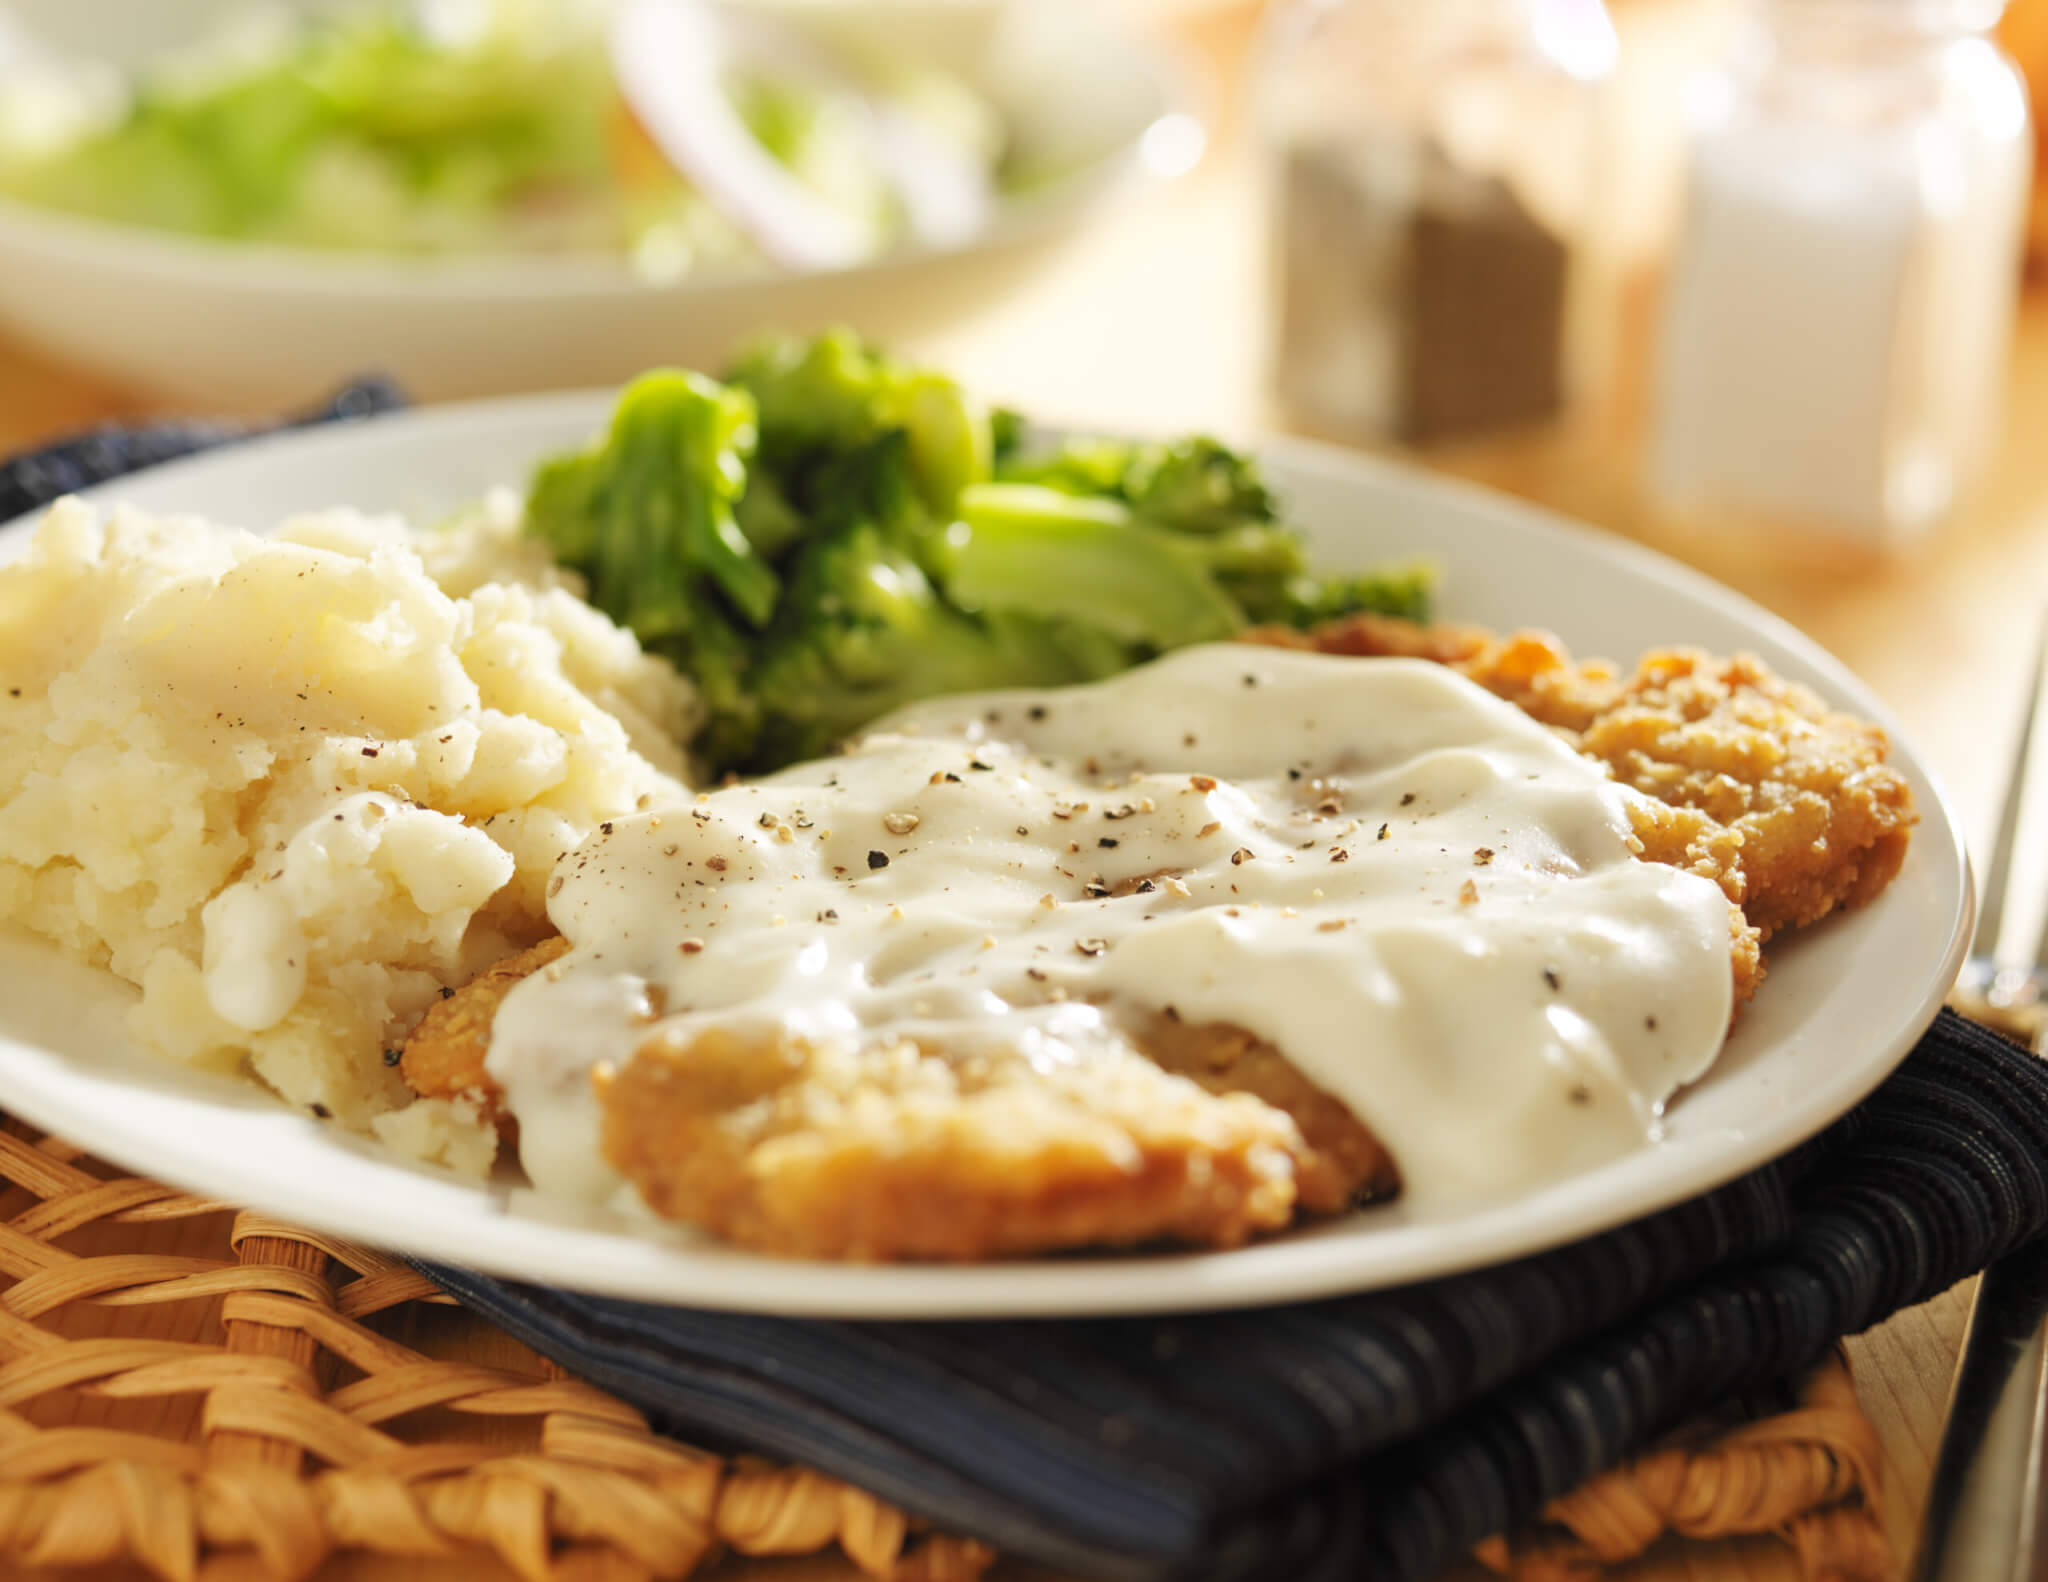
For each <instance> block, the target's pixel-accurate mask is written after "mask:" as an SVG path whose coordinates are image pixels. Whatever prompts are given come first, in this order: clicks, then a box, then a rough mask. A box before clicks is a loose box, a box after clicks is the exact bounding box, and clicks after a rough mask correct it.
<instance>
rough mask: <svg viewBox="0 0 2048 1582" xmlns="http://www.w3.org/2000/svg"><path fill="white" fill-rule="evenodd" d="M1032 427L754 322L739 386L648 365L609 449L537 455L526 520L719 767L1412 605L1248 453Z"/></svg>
mask: <svg viewBox="0 0 2048 1582" xmlns="http://www.w3.org/2000/svg"><path fill="white" fill-rule="evenodd" d="M1027 442H1028V435H1027V434H1026V432H1025V428H1024V425H1023V423H1022V421H1021V420H1020V419H1018V418H1016V417H1015V416H1014V414H999V415H998V416H996V417H994V418H992V417H991V416H990V415H989V414H988V413H987V412H985V411H984V410H983V409H982V408H981V407H980V406H978V405H977V404H976V403H974V402H973V401H971V400H970V399H969V398H968V397H967V396H966V395H964V394H963V393H962V391H961V390H960V388H959V386H958V385H956V384H954V383H953V381H952V380H950V379H947V378H944V377H943V376H941V375H938V374H935V373H931V372H929V371H926V370H921V369H916V368H910V367H907V366H905V365H903V364H900V363H896V362H893V361H891V360H890V359H888V358H886V357H884V356H882V355H880V354H879V353H877V352H875V351H873V350H872V349H870V348H868V347H867V346H865V345H863V344H862V343H861V341H860V340H858V339H857V338H856V337H855V336H853V335H851V334H849V333H847V332H844V331H840V332H834V333H832V334H828V335H823V336H820V337H818V338H816V339H814V340H810V341H797V340H786V339H784V340H768V341H763V342H760V343H758V344H757V345H756V346H755V347H753V348H752V349H751V350H750V351H749V352H748V353H747V354H746V356H745V357H743V358H742V359H741V361H740V363H739V365H738V367H737V368H736V369H735V370H734V372H733V375H732V383H731V384H728V385H719V384H715V383H713V382H711V381H710V380H707V379H703V378H700V377H698V376H696V375H692V374H681V373H659V374H651V375H648V376H647V377H646V378H644V379H641V380H639V381H637V382H636V383H635V384H634V385H633V386H632V387H630V388H629V389H628V390H627V392H626V393H625V395H624V397H623V398H622V399H621V401H620V403H619V408H618V411H617V412H616V413H615V414H614V417H613V420H612V425H611V429H610V432H609V433H608V434H607V435H606V436H605V437H604V438H603V439H602V440H601V441H599V442H598V443H597V444H595V445H593V446H592V447H591V448H590V449H588V450H586V451H584V452H581V453H579V454H577V455H574V456H569V457H565V458H562V459H560V460H558V461H555V462H551V463H549V464H548V465H547V466H545V467H543V468H542V469H541V471H540V472H539V474H538V475H537V476H536V478H535V480H534V483H533V489H532V494H531V497H530V499H529V501H528V522H529V528H530V530H531V531H533V532H535V533H538V534H540V535H541V536H542V537H544V538H546V539H547V540H548V542H549V543H550V544H552V545H553V546H554V548H555V551H556V553H557V555H558V556H559V557H560V558H561V559H562V560H563V561H564V562H565V563H566V564H568V565H571V566H573V567H575V568H576V569H578V570H580V571H582V572H583V573H584V575H585V576H586V577H588V578H589V580H590V585H591V594H592V597H593V599H594V600H595V601H596V602H597V603H598V604H599V605H600V606H601V607H602V608H603V609H605V610H606V611H608V612H609V613H610V614H612V615H613V616H614V617H615V618H617V619H619V620H622V621H623V622H625V623H626V624H627V625H629V626H631V627H632V628H633V629H634V630H635V631H636V632H638V633H639V634H640V637H641V640H642V641H643V642H645V643H646V644H647V645H648V646H649V647H651V648H653V649H656V650H657V651H659V652H663V653H666V654H668V655H669V656H670V657H672V658H674V659H675V660H676V661H677V663H678V664H679V665H680V666H681V667H682V668H683V670H684V671H685V672H686V673H687V674H689V675H690V676H691V677H692V678H693V679H694V680H695V681H696V683H697V685H698V687H699V690H700V691H701V692H702V694H703V698H704V703H705V707H706V711H707V715H708V724H707V725H706V726H705V728H704V731H703V733H702V735H700V736H699V738H698V739H697V740H696V742H694V743H693V744H692V745H693V746H694V747H695V749H696V751H697V752H698V754H699V756H700V757H701V758H702V759H703V760H704V761H705V762H706V764H707V766H708V767H709V768H710V769H712V770H713V771H714V772H716V771H722V770H730V769H746V770H758V769H768V768H774V767H776V766H778V765H780V764H783V763H787V762H790V761H792V760H793V759H796V758H800V757H804V756H808V755H814V754H817V753H820V752H823V751H825V750H826V749H827V748H829V747H830V746H831V745H832V744H833V743H834V742H836V741H838V740H839V739H841V738H842V737H844V736H846V735H848V734H850V733H852V732H854V731H856V730H858V729H860V728H861V727H862V726H864V725H866V724H867V723H868V722H869V721H871V720H873V719H875V718H876V717H877V716H879V715H881V714H884V713H887V712H888V711H889V710H891V709H894V708H896V707H898V706H900V705H902V704H904V703H908V702H911V701H914V700H916V699H918V698H925V697H932V696H935V695H938V694H941V693H947V692H960V691H978V690H983V689H992V688H998V687H1026V686H1057V685H1063V684H1066V683H1069V682H1076V681H1086V680H1092V679H1095V678H1098V677H1101V676H1106V675H1111V674H1114V673H1115V672H1117V671H1119V670H1123V669H1126V668H1128V667H1129V666H1131V665H1134V664H1138V663H1140V662H1142V661H1143V660H1146V659H1149V658H1151V657H1153V656H1154V655H1157V654H1160V653H1163V652H1165V651H1166V650H1168V649H1171V648H1177V647H1181V646H1183V645H1185V644H1189V643H1199V642H1208V641H1213V640H1217V639H1221V638H1228V637H1231V636H1234V635H1235V634H1236V633H1237V632H1239V631H1241V630H1242V629H1243V628H1244V627H1246V626H1247V625H1250V624H1257V623H1267V622H1285V623H1288V624H1292V625H1307V624H1309V623H1311V622H1314V621H1318V620H1323V619H1327V618H1329V617H1332V616H1336V615H1342V614H1346V613H1349V612H1351V611H1354V610H1359V609H1371V610H1378V611H1383V612H1386V613H1395V614H1403V615H1413V616H1418V617H1419V616H1422V615H1424V614H1426V612H1427V600H1428V593H1429V577H1428V575H1427V573H1426V572H1422V571H1419V570H1418V571H1405V572H1402V571H1397V572H1392V573H1385V574H1379V575H1372V576H1364V577H1352V578H1318V577H1314V576H1312V575H1310V573H1309V570H1308V566H1307V561H1306V555H1305V552H1304V550H1303V547H1302V544H1301V541H1300V539H1298V538H1297V537H1296V536H1295V535H1294V534H1293V533H1292V532H1290V531H1289V530H1288V529H1287V528H1286V527H1285V526H1284V525H1283V524H1281V523H1280V522H1279V520H1278V519H1277V512H1276V509H1275V505H1274V502H1273V499H1272V496H1271V495H1270V494H1269V493H1268V492H1267V490H1266V488H1265V485H1264V484H1263V482H1262V481H1261V480H1260V478H1259V475H1258V470H1257V467H1256V466H1255V464H1254V463H1252V462H1251V461H1250V460H1248V459H1247V458H1245V457H1243V456H1240V455H1238V454H1237V453H1235V452H1234V451H1231V450H1229V449H1228V448H1227V447H1225V446H1223V445H1220V444H1218V443H1217V442H1216V441H1214V440H1210V439H1192V440H1186V441H1181V442H1177V443H1174V444H1170V445H1165V444H1156V443H1149V442H1147V443H1130V442H1124V441H1110V440H1082V441H1075V442H1070V443H1068V444H1066V445H1064V446H1062V447H1060V448H1058V449H1056V450H1053V451H1050V452H1042V453H1035V454H1034V453H1032V452H1031V451H1030V450H1029V449H1028V445H1027Z"/></svg>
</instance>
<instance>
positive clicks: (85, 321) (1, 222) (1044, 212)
mask: <svg viewBox="0 0 2048 1582" xmlns="http://www.w3.org/2000/svg"><path fill="white" fill-rule="evenodd" d="M291 3H293V4H297V5H299V6H301V7H303V8H308V9H318V8H322V6H323V4H324V8H325V9H330V10H331V9H334V6H335V4H336V3H337V0H291ZM722 3H725V4H728V5H732V6H735V7H738V6H742V5H749V4H751V5H755V6H760V5H766V4H770V3H771V0H722ZM772 3H773V4H774V5H776V6H777V7H779V8H780V9H782V10H785V11H789V12H791V14H793V15H795V14H801V13H802V12H803V10H804V9H805V8H804V6H803V5H802V4H801V3H800V0H772ZM871 5H874V6H880V7H881V9H879V10H873V11H872V12H871V11H870V6H871ZM238 9H243V10H245V9H247V6H246V3H245V0H150V3H149V5H148V6H146V7H139V6H137V5H136V4H135V0H0V70H5V69H6V55H7V50H6V24H7V23H8V22H9V20H10V17H13V18H15V19H18V21H19V23H20V24H21V25H22V26H24V27H26V28H27V29H28V30H29V31H30V33H31V34H33V35H34V36H35V37H38V38H44V39H47V40H49V41H50V42H51V43H53V44H54V45H57V46H59V47H61V48H63V49H65V50H67V51H80V52H85V53H90V54H104V55H106V56H108V57H109V58H112V59H114V60H115V61H117V62H123V61H127V60H132V59H136V58H140V57H143V56H146V55H147V54H148V53H150V52H152V51H154V50H158V49H161V48H162V47H164V45H165V44H166V42H168V41H172V40H176V39H179V38H190V37H193V36H196V35H197V34H198V33H199V31H200V30H201V29H203V28H204V27H205V25H206V24H207V22H208V21H209V19H214V20H217V18H218V16H219V15H220V14H222V13H232V12H234V11H236V10H238ZM810 9H812V10H818V9H820V8H818V7H817V6H815V5H813V6H812V7H810ZM841 9H843V10H845V11H846V12H847V13H848V14H849V15H851V14H854V13H855V12H858V13H860V14H863V15H872V16H873V17H874V18H876V19H877V20H876V21H875V22H874V24H873V25H876V26H880V25H882V23H883V22H887V23H888V24H889V25H891V26H896V27H899V28H915V29H916V30H917V32H918V35H919V37H920V38H921V39H923V40H924V41H925V43H927V44H928V45H930V46H931V47H932V48H933V49H934V50H936V51H939V52H941V53H948V52H949V53H952V54H956V55H963V56H964V57H965V58H963V59H962V60H961V61H960V62H959V64H960V65H961V66H962V68H963V69H964V70H967V71H968V73H969V75H970V77H971V78H972V79H973V80H977V81H978V82H979V84H980V86H981V87H982V89H983V91H984V92H986V93H987V95H988V96H989V98H990V99H991V100H992V102H994V103H995V104H996V106H997V107H998V108H999V109H1000V110H1001V111H1002V112H1003V113H1004V115H1005V116H1006V117H1007V118H1008V119H1009V121H1010V123H1011V125H1012V127H1013V129H1014V132H1015V135H1016V136H1017V137H1018V138H1019V139H1020V141H1022V142H1023V143H1025V144H1026V145H1028V146H1030V147H1031V148H1033V149H1035V150H1036V151H1037V154H1038V157H1040V158H1042V159H1044V160H1046V161H1047V162H1048V163H1051V164H1053V165H1055V166H1056V167H1057V168H1059V169H1062V170H1065V171H1067V172H1068V174H1067V175H1066V176H1064V177H1063V178H1062V179H1060V180H1058V181H1056V182H1054V183H1053V184H1051V185H1049V186H1047V187H1045V188H1042V189H1039V190H1037V191H1035V192H1033V193H1032V194H1031V195H1029V196H1028V197H1016V198H1012V199H1009V200H1007V201H1005V202H1003V203H1002V204H1001V205H1000V206H999V208H998V210H997V216H996V218H995V220H994V222H993V223H992V224H991V225H990V226H989V227H988V228H987V229H986V230H984V231H982V232H981V233H980V234H979V235H978V236H977V237H975V239H974V240H972V241H971V242H969V243H967V244H965V245H963V246H960V247H955V248H946V249H936V250H934V249H919V248H913V247H904V248H901V249H898V250H896V251H893V252H890V253H888V254H887V255H885V256H883V257H880V258H877V259H875V260H873V261H871V262H868V263H865V264H861V265H859V266H856V267H854V268H849V269H834V270H821V271H814V272H806V273H772V272H765V271H761V270H735V269H731V268H727V269H723V270H719V271H709V270H707V271H703V272H700V273H696V274H692V275H689V276H687V277H685V278H684V279H682V280H680V281H677V282H674V283H672V284H654V283H650V282H648V281H645V280H643V279H640V278H639V277H637V276H636V275H635V274H634V273H633V272H632V270H631V269H630V268H629V267H628V265H627V263H626V261H625V260H624V258H622V257H612V256H608V255H595V254H592V255H561V256H555V257H546V256H533V255H526V256H512V255H502V256H486V255H451V256H448V257H444V258H398V257H383V256H378V255H374V254H346V253H334V252H319V251H314V250H310V249H303V248H288V247H272V246H259V245H256V244H252V243H246V242H223V241H212V240H208V239H204V238H197V237H189V236H180V235H176V234H173V233H171V232H166V231H158V230H149V229H145V228H143V227H140V226H132V225H117V224H110V223H106V222H102V221H98V220H91V219H84V218H79V217H76V216H70V215H63V214H57V213H53V212H51V211H49V210H45V209H38V208H34V207H32V206H30V205H27V204H23V203H18V202H14V201H11V200H8V199H6V198H0V327H4V328H5V329H6V330H7V331H8V332H9V333H11V334H13V335H15V336H17V337H19V338H20V339H21V340H23V341H24V342H26V343H28V344H30V345H33V346H36V347H38V348H40V349H41V350H43V351H44V352H46V353H48V354H50V355H51V356H53V357H55V358H57V359H58V360H61V361H64V362H68V363H73V364H76V365H78V366H80V367H83V368H88V369H91V370H93V371H95V372H97V373H100V374H103V375H106V376H108V377H110V378H114V379H118V380H121V381H123V382H126V383H130V384H135V385H140V386H144V387H147V388H149V389H152V390H155V391H157V392H160V393H162V394H165V395H170V396H175V397H178V398H182V399H186V400H191V401H198V402H207V403H212V404H216V405H234V406H244V405H246V406H250V407H252V408H254V407H259V406H282V405H287V404H290V403H296V402H303V401H305V400H306V399H307V398H308V395H309V393H311V392H315V391H318V390H319V389H321V388H322V387H323V386H326V385H332V384H335V383H338V382H340V381H341V380H343V379H346V378H349V377H351V376H353V375H356V374H361V373H366V372H381V373H385V374H389V375H391V376H393V377H395V378H396V379H398V381H399V382H400V383H401V384H403V385H404V386H405V387H406V388H407V389H408V390H409V391H410V392H411V393H412V394H413V395H415V396H418V397H421V398H427V399H435V400H440V399H446V398H450V397H457V396H475V395H496V394H502V393H504V392H507V391H514V390H539V389H563V388H570V387H575V386H580V385H586V384H601V383H608V382H612V381H618V380H623V379H626V378H629V377H631V376H632V375H633V374H635V373H637V372H639V371H640V370H641V369H643V368H646V367H648V366H649V365H651V364H655V363H674V364H680V365H683V366H688V367H717V366H719V365H720V364H722V363H723V362H724V361H725V360H726V359H727V358H728V357H729V356H730V355H731V353H732V351H733V341H734V338H735V336H736V335H737V334H738V333H739V332H741V331H742V330H744V329H746V328H747V327H749V326H753V325H764V324H772V325H775V326H776V327H778V328H781V329H785V330H791V331H807V330H811V329H816V328H820V327H822V326H824V325H826V324H830V323H851V324H855V325H858V326H859V327H860V328H861V329H862V330H864V331H865V332H867V333H868V334H870V335H873V336H877V337H880V338H883V339H889V338H894V337H900V336H903V335H907V334H911V333H913V332H914V331H916V330H917V329H919V328H922V327H928V326H930V325H933V324H937V323H942V322H944V321H945V320H947V319H949V318H952V317H955V316H957V315H958V314H960V313H962V312H965V311H970V310H972V309H975V308H979V307H985V306H986V305H987V303H988V301H989V299H990V297H991V296H993V295H996V294H998V293H999V292H1000V291H1001V290H1002V289H1003V288H1004V287H1005V286H1006V285H1008V284H1011V283H1014V282H1015V281H1017V280H1019V279H1021V278H1022V277H1023V276H1024V275H1025V274H1026V273H1027V272H1028V271H1029V270H1030V269H1031V268H1032V267H1033V266H1034V265H1036V264H1037V263H1039V262H1041V261H1042V260H1043V257H1044V254H1045V252H1046V250H1047V248H1048V247H1049V246H1051V245H1052V244H1053V243H1054V242H1056V241H1057V240H1058V238H1059V237H1060V236H1061V235H1062V234H1063V233H1064V232H1066V231H1068V230H1070V229H1071V228H1072V227H1073V226H1074V225H1075V224H1077V223H1078V222H1079V221H1080V220H1081V219H1083V218H1084V217H1085V216H1086V215H1088V214H1089V213H1091V212H1093V211H1095V210H1096V209H1098V208H1100V207H1103V206H1105V205H1107V204H1109V203H1112V202H1120V201H1121V202H1128V201H1132V199H1133V196H1134V189H1135V188H1137V187H1138V186H1140V185H1141V184H1142V183H1143V181H1144V180H1145V179H1147V178H1152V179H1157V178H1160V177H1164V176H1170V175H1173V174H1176V173H1178V172H1179V171H1181V170H1184V169H1186V168H1187V166H1188V165H1190V164H1192V163H1193V162H1194V160H1195V159H1196V158H1198V157H1199V155H1200V153H1201V148H1202V131H1201V128H1200V126H1199V124H1198V123H1197V122H1196V121H1195V120H1194V119H1193V118H1192V117H1191V116H1190V115H1189V114H1187V113H1186V111H1185V109H1184V108H1182V107H1181V104H1180V100H1181V93H1180V89H1179V84H1178V81H1177V75H1176V73H1175V71H1174V69H1173V67H1172V64H1171V63H1170V62H1169V61H1168V60H1167V59H1165V58H1164V57H1163V56H1162V54H1161V53H1160V52H1159V50H1158V49H1156V48H1155V47H1154V46H1152V45H1150V44H1148V43H1146V42H1144V41H1142V40H1140V39H1139V38H1137V37H1136V36H1134V35H1133V34H1132V33H1130V32H1129V31H1128V30H1127V29H1125V28H1123V27H1121V26H1119V25H1118V24H1117V22H1116V20H1115V18H1114V17H1113V16H1110V15H1106V14H1105V8H1103V7H1100V6H1094V5H1089V4H1086V3H1085V0H1029V3H1028V4H1021V3H1020V4H1008V5H999V4H998V3H997V0H927V3H925V4H923V5H919V4H917V3H916V0H862V3H861V4H860V5H858V6H856V5H851V4H849V5H847V6H845V7H843V8H841ZM926 13H930V15H929V16H927V15H926ZM821 14H824V13H822V12H821ZM974 16H985V18H986V25H984V26H983V27H981V28H980V29H979V30H971V29H966V28H965V24H964V23H963V21H962V19H963V18H971V17H974ZM941 22H944V23H950V24H951V26H950V29H948V28H943V27H939V26H938V25H937V24H938V23H941ZM963 33H964V35H965V37H964V39H963V38H952V37H950V35H953V34H963ZM941 35H946V36H941ZM965 40H971V48H970V47H969V45H968V43H967V42H966V41H965ZM1048 84H1053V85H1056V88H1049V87H1048Z"/></svg>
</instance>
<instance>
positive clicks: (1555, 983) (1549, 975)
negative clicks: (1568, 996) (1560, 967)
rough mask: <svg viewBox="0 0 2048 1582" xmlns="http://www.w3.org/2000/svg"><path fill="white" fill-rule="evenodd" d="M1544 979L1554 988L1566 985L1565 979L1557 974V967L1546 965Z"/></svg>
mask: <svg viewBox="0 0 2048 1582" xmlns="http://www.w3.org/2000/svg"><path fill="white" fill-rule="evenodd" d="M1543 981H1544V982H1545V983H1547V984H1549V985H1550V986H1551V988H1553V989H1560V988H1562V987H1564V979H1562V978H1560V977H1559V976H1558V975H1557V968H1555V967H1545V968H1544V969H1543Z"/></svg>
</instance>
